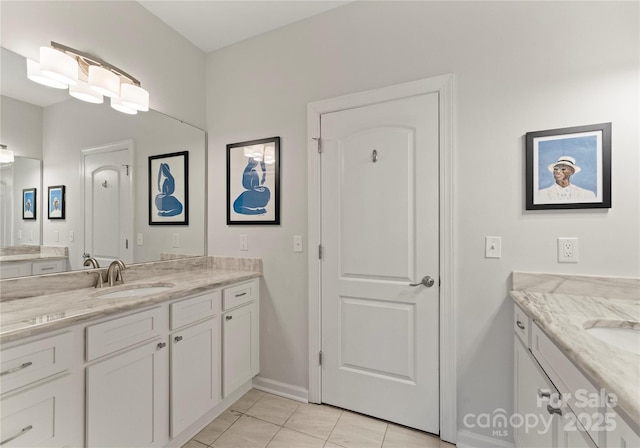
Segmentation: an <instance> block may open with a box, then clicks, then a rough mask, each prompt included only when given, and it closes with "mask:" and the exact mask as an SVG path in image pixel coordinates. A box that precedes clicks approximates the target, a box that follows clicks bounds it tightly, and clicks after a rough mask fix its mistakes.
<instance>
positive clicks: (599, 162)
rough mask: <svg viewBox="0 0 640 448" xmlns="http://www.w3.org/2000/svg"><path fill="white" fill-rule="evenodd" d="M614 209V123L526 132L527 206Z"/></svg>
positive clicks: (530, 207) (542, 208)
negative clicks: (612, 207) (612, 145)
mask: <svg viewBox="0 0 640 448" xmlns="http://www.w3.org/2000/svg"><path fill="white" fill-rule="evenodd" d="M577 208H611V123H601V124H594V125H588V126H576V127H571V128H562V129H551V130H547V131H537V132H528V133H527V134H526V209H527V210H545V209H577Z"/></svg>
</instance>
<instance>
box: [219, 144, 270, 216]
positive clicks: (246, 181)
mask: <svg viewBox="0 0 640 448" xmlns="http://www.w3.org/2000/svg"><path fill="white" fill-rule="evenodd" d="M279 224H280V137H270V138H262V139H258V140H250V141H246V142H239V143H232V144H229V145H227V225H279Z"/></svg>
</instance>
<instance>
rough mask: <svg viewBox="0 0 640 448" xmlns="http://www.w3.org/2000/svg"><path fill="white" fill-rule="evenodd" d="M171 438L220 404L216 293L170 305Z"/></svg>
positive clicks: (218, 318)
mask: <svg viewBox="0 0 640 448" xmlns="http://www.w3.org/2000/svg"><path fill="white" fill-rule="evenodd" d="M170 308H171V329H172V333H171V335H170V344H171V374H170V378H171V388H170V391H171V392H170V393H171V412H170V414H171V417H170V422H171V424H170V432H171V437H175V436H176V435H178V434H180V433H181V432H182V431H184V430H185V429H186V428H187V427H189V425H191V424H192V423H193V422H194V421H196V420H198V419H199V418H200V417H202V416H203V415H204V414H206V413H207V411H209V410H211V409H213V407H214V406H215V405H216V404H218V403H219V402H220V374H221V372H220V370H221V369H220V367H221V366H220V349H221V338H220V291H218V290H216V291H211V292H207V293H206V294H203V295H200V296H196V297H191V298H188V299H186V300H181V301H179V302H175V303H172V304H171V305H170Z"/></svg>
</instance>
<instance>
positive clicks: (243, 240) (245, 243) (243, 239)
mask: <svg viewBox="0 0 640 448" xmlns="http://www.w3.org/2000/svg"><path fill="white" fill-rule="evenodd" d="M240 250H249V237H247V235H245V234H242V235H240Z"/></svg>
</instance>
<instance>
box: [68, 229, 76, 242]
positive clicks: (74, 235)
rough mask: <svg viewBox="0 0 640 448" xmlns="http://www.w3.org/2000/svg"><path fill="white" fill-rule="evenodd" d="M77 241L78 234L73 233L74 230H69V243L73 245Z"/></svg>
mask: <svg viewBox="0 0 640 448" xmlns="http://www.w3.org/2000/svg"><path fill="white" fill-rule="evenodd" d="M75 239H76V234H75V233H73V230H69V242H70V243H73V242H74V241H75Z"/></svg>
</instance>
